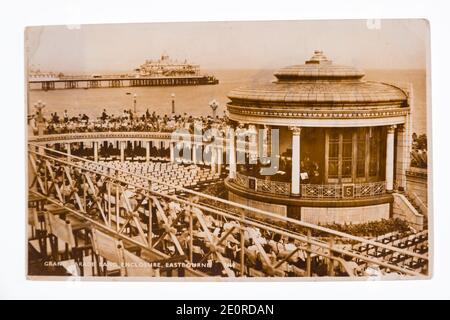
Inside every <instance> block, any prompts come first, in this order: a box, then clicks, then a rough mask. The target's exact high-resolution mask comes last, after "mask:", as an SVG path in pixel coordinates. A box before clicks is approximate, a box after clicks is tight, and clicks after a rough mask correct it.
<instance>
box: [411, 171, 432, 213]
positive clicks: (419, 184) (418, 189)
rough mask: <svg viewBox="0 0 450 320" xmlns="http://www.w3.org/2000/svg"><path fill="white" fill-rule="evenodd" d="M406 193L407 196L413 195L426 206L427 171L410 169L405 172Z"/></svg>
mask: <svg viewBox="0 0 450 320" xmlns="http://www.w3.org/2000/svg"><path fill="white" fill-rule="evenodd" d="M406 191H407V193H409V194H411V193H415V194H416V195H417V196H418V197H419V198H420V199H421V200H422V201H423V202H424V203H425V205H428V174H427V169H420V168H414V167H411V168H410V169H409V170H408V171H407V172H406Z"/></svg>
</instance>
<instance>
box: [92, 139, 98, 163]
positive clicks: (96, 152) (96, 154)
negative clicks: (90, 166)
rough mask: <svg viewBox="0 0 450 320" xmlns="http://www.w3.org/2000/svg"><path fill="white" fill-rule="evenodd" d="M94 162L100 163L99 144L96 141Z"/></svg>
mask: <svg viewBox="0 0 450 320" xmlns="http://www.w3.org/2000/svg"><path fill="white" fill-rule="evenodd" d="M93 144H94V161H95V162H97V161H98V142H97V141H94V142H93Z"/></svg>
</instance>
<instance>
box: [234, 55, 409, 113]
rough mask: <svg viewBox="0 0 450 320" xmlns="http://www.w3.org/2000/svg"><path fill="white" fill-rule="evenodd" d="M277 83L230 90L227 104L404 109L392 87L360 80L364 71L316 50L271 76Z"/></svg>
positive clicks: (402, 94)
mask: <svg viewBox="0 0 450 320" xmlns="http://www.w3.org/2000/svg"><path fill="white" fill-rule="evenodd" d="M274 75H275V77H276V78H277V80H276V81H274V82H272V83H268V84H265V85H264V84H263V85H260V84H259V85H251V86H247V87H241V88H238V89H234V90H232V91H231V92H230V93H229V94H228V97H229V98H230V99H231V103H230V105H236V104H237V105H245V104H251V105H262V104H264V105H265V106H270V105H271V104H273V105H277V106H283V105H287V106H290V105H295V104H301V105H304V104H307V105H316V104H317V105H327V106H333V105H340V106H344V105H346V104H350V105H355V104H357V105H359V104H364V105H370V104H380V103H381V104H386V103H388V104H391V103H392V104H394V105H396V106H397V107H399V106H403V105H404V104H405V103H406V101H407V93H406V92H405V91H404V90H402V89H401V88H399V87H396V86H394V85H390V84H386V83H381V82H371V81H365V80H363V77H364V75H365V74H364V72H363V71H362V70H360V69H357V68H355V67H352V66H342V65H337V64H334V63H333V62H332V61H331V60H328V59H327V57H325V55H324V54H323V53H322V51H319V50H316V51H315V52H314V55H313V56H312V57H311V58H310V59H309V60H307V61H305V63H304V64H301V65H293V66H289V67H284V68H281V69H280V70H278V71H276V72H275V73H274Z"/></svg>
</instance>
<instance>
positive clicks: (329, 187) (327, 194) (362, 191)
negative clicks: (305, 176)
mask: <svg viewBox="0 0 450 320" xmlns="http://www.w3.org/2000/svg"><path fill="white" fill-rule="evenodd" d="M301 189H302V198H313V199H314V198H328V199H341V198H363V197H372V196H377V195H382V194H384V193H385V192H386V182H384V181H379V182H368V183H355V184H353V183H349V184H302V185H301Z"/></svg>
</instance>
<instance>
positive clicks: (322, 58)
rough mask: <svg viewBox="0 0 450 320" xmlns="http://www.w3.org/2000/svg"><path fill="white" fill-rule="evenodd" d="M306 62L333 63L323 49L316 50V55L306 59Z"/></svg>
mask: <svg viewBox="0 0 450 320" xmlns="http://www.w3.org/2000/svg"><path fill="white" fill-rule="evenodd" d="M305 63H306V64H311V63H314V64H318V63H319V64H331V60H328V59H327V57H326V56H325V55H324V54H323V51H322V50H314V55H313V56H312V57H311V58H310V59H309V60H306V61H305Z"/></svg>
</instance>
